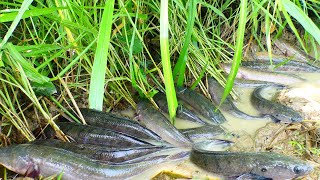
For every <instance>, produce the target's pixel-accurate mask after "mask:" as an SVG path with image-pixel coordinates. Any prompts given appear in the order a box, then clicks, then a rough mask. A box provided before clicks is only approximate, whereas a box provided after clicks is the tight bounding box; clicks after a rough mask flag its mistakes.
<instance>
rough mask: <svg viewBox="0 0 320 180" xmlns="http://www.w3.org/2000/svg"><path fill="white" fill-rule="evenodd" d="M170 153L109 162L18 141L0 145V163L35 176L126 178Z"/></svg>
mask: <svg viewBox="0 0 320 180" xmlns="http://www.w3.org/2000/svg"><path fill="white" fill-rule="evenodd" d="M170 158H171V157H164V158H163V157H161V158H156V159H153V160H150V161H145V162H139V163H131V164H124V165H110V164H105V163H101V162H99V161H96V160H93V159H90V158H87V157H85V156H83V155H81V154H76V153H73V152H71V151H67V150H64V149H59V148H55V147H49V146H41V145H35V144H19V145H11V146H9V147H5V148H0V164H1V165H3V166H4V167H6V168H7V169H9V170H11V171H14V172H16V173H19V174H22V175H26V176H28V177H32V178H36V177H39V176H44V177H47V176H51V175H59V174H61V173H62V180H73V179H79V180H82V179H83V180H86V179H95V180H100V179H101V180H105V179H119V180H122V179H129V178H132V177H133V176H135V175H137V174H140V173H142V172H143V171H145V170H147V169H149V168H151V167H154V166H156V165H158V164H161V163H163V162H166V161H169V160H171V159H170Z"/></svg>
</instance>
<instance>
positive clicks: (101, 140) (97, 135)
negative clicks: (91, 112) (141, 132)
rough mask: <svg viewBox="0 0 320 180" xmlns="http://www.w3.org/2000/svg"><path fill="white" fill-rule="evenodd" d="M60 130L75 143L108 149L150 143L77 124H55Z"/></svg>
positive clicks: (147, 144) (107, 130)
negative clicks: (102, 146) (107, 147)
mask: <svg viewBox="0 0 320 180" xmlns="http://www.w3.org/2000/svg"><path fill="white" fill-rule="evenodd" d="M57 124H58V125H59V127H60V129H61V130H62V131H63V132H64V133H65V134H66V135H68V136H70V137H71V138H72V139H73V140H75V141H76V142H77V143H83V144H96V145H104V146H109V147H137V146H150V143H147V142H145V141H142V140H140V139H137V138H135V137H132V136H128V135H125V134H122V133H118V132H114V131H111V130H109V129H104V128H100V127H94V126H89V125H81V124H77V123H61V122H60V123H57Z"/></svg>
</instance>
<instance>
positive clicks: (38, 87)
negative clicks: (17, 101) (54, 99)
mask: <svg viewBox="0 0 320 180" xmlns="http://www.w3.org/2000/svg"><path fill="white" fill-rule="evenodd" d="M31 87H32V89H33V91H34V92H35V94H36V95H37V96H51V95H52V94H54V93H57V89H56V87H55V86H54V85H53V83H52V82H44V83H42V84H40V83H37V82H31Z"/></svg>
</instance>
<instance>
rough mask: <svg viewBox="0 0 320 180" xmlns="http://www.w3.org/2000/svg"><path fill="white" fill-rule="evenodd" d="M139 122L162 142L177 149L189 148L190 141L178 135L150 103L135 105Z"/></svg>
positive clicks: (144, 101) (180, 134)
mask: <svg viewBox="0 0 320 180" xmlns="http://www.w3.org/2000/svg"><path fill="white" fill-rule="evenodd" d="M137 114H138V118H139V120H140V121H141V122H142V123H143V124H144V125H145V126H146V127H147V128H149V129H151V130H152V131H154V132H155V133H157V134H158V135H159V136H160V137H161V138H162V139H163V140H165V141H167V142H168V143H170V144H172V145H175V146H178V147H191V141H190V140H189V139H188V138H187V137H185V136H184V135H183V134H182V133H180V132H179V131H178V130H177V129H176V128H175V127H174V126H173V125H172V124H171V123H170V122H169V120H168V119H167V118H166V117H165V116H164V115H163V114H161V112H159V111H157V110H156V109H155V108H154V107H153V106H152V104H151V103H149V102H148V101H146V100H142V101H140V102H139V103H138V105H137Z"/></svg>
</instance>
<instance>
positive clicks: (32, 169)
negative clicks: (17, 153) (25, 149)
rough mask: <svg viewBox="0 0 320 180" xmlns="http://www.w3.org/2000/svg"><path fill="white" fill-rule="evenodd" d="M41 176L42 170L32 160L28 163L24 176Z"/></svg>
mask: <svg viewBox="0 0 320 180" xmlns="http://www.w3.org/2000/svg"><path fill="white" fill-rule="evenodd" d="M39 175H40V168H39V166H38V165H36V164H35V163H34V162H33V161H32V160H31V159H30V160H29V162H28V168H27V170H26V172H25V174H24V176H27V177H31V178H37V177H39Z"/></svg>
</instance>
